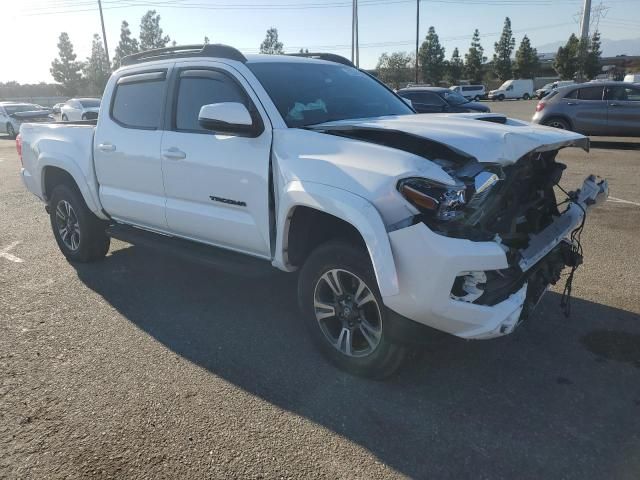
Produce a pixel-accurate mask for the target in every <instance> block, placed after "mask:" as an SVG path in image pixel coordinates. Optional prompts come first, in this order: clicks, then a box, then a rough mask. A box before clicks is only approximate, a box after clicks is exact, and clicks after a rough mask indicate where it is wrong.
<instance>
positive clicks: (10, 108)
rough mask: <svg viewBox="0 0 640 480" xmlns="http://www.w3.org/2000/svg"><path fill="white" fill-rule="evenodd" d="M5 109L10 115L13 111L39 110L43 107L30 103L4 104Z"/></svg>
mask: <svg viewBox="0 0 640 480" xmlns="http://www.w3.org/2000/svg"><path fill="white" fill-rule="evenodd" d="M4 109H5V110H6V112H7V114H8V115H11V114H12V113H17V112H37V111H39V110H42V107H39V106H38V105H33V104H31V103H28V104H24V105H4Z"/></svg>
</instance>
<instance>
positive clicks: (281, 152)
mask: <svg viewBox="0 0 640 480" xmlns="http://www.w3.org/2000/svg"><path fill="white" fill-rule="evenodd" d="M309 56H310V57H315V58H308V57H309ZM309 56H307V58H301V57H300V56H276V55H248V56H246V57H245V56H244V55H242V54H241V53H240V52H239V51H237V50H235V49H233V48H231V47H228V46H224V45H206V46H187V47H174V48H169V49H161V50H157V51H150V52H143V53H141V54H136V55H133V56H130V57H127V58H125V59H124V60H123V65H124V66H123V67H122V68H120V69H119V70H118V71H116V72H115V73H114V74H113V75H112V76H111V79H110V80H109V82H108V84H107V87H106V89H105V92H104V96H103V102H102V105H101V107H100V113H99V116H98V120H97V126H94V125H90V124H87V122H79V123H76V124H73V123H57V124H48V125H40V124H23V125H22V127H21V129H20V137H19V139H18V147H19V151H20V154H21V161H22V163H23V168H22V178H23V180H24V183H25V185H26V186H27V188H28V189H29V190H30V191H31V192H33V193H34V194H35V195H37V196H38V197H39V198H40V199H42V200H43V201H44V202H45V203H46V206H47V211H48V212H49V215H50V217H51V226H52V229H53V234H54V236H55V239H56V241H57V243H58V245H59V247H60V250H61V251H62V253H63V254H64V255H65V256H66V257H67V258H68V259H69V260H70V261H72V262H88V261H93V260H98V259H101V258H102V257H104V256H105V255H106V254H107V252H108V249H109V241H110V237H116V238H124V239H127V240H128V241H130V242H131V243H136V241H137V240H140V241H141V242H142V240H145V242H146V244H149V242H151V243H154V242H157V244H158V245H160V244H162V243H171V244H172V245H173V246H174V247H175V248H178V249H179V248H181V249H182V250H183V251H185V252H189V251H197V252H199V255H202V252H203V250H204V251H206V252H210V253H211V255H213V256H215V255H217V256H218V258H222V259H223V260H224V259H225V258H226V259H231V260H234V261H235V259H238V258H240V259H242V261H245V260H246V259H247V256H250V257H254V258H255V259H257V262H258V263H260V261H262V263H263V264H266V265H269V263H270V264H271V265H272V266H273V267H276V268H278V269H281V270H284V271H287V272H293V271H298V272H299V288H298V297H299V304H300V307H301V310H302V317H303V319H304V321H305V322H306V323H307V325H308V327H309V331H310V332H311V335H312V336H313V337H314V339H315V340H316V341H317V344H318V345H319V347H320V348H321V350H322V351H323V352H324V354H325V355H326V356H327V357H328V358H329V359H330V360H331V361H333V362H334V363H336V364H337V365H338V366H340V367H342V368H344V369H346V370H348V371H350V372H353V373H356V374H360V375H365V376H371V377H384V376H386V375H389V374H391V373H392V372H394V371H395V370H396V369H397V368H398V366H400V365H401V363H402V361H403V359H404V358H405V357H406V354H407V351H408V350H409V349H410V346H411V344H412V343H413V342H415V341H418V340H419V339H420V338H422V337H424V335H425V334H427V335H428V334H429V333H430V332H432V330H431V328H435V329H438V330H441V331H444V332H448V333H450V334H452V335H456V336H458V337H462V338H467V339H483V338H492V337H497V336H500V335H505V334H508V333H510V332H512V331H513V330H514V328H515V327H516V326H517V325H518V323H519V322H520V321H521V320H522V319H523V318H525V317H526V316H528V315H529V314H530V312H531V310H532V308H533V306H534V305H535V304H536V303H537V301H538V299H539V298H540V297H541V295H542V293H544V291H545V290H546V289H547V287H548V285H549V284H552V283H555V282H556V281H557V280H558V279H559V277H560V271H561V270H562V269H563V268H564V267H565V266H566V265H568V266H571V267H572V268H575V266H577V264H579V262H580V259H581V257H580V255H579V241H578V238H577V235H576V234H575V233H576V230H579V229H580V228H581V226H582V225H583V223H584V217H585V214H586V213H585V212H586V210H587V208H588V207H590V206H591V205H593V204H595V203H598V202H599V201H602V200H603V199H605V198H606V196H607V195H608V188H607V183H606V181H599V182H598V181H597V180H596V179H595V178H594V177H589V178H587V180H585V182H584V184H583V185H582V186H581V188H580V189H579V190H576V191H574V192H570V193H569V194H568V197H567V198H565V197H564V194H562V197H561V198H556V195H555V190H554V188H555V185H557V183H558V181H559V180H560V177H561V175H562V172H563V169H564V165H562V164H561V163H557V162H556V160H555V157H556V154H557V152H558V150H559V149H561V148H564V147H574V146H578V147H582V148H584V149H585V150H586V149H588V145H589V144H588V139H587V138H585V137H583V136H581V135H579V134H576V133H572V132H567V131H561V130H557V129H553V128H548V127H542V126H536V125H531V124H529V123H525V122H521V121H517V120H513V119H509V118H505V117H504V116H500V115H495V114H475V115H474V114H459V115H445V114H437V115H434V114H426V115H418V114H415V113H414V111H413V110H412V109H411V108H410V106H408V105H407V104H406V103H405V102H404V101H403V100H402V99H401V98H399V97H398V96H396V95H395V94H394V93H393V92H392V91H391V90H389V89H388V88H386V87H385V86H384V85H382V84H381V83H380V82H378V81H377V80H376V79H374V78H372V77H371V76H369V75H368V74H366V73H364V72H362V71H360V70H358V69H356V68H355V67H354V66H353V65H351V64H350V63H349V62H348V61H346V60H345V59H343V58H341V57H337V56H333V55H329V54H311V55H309ZM572 232H573V233H574V235H571V234H572ZM142 243H144V242H142ZM212 247H218V248H212ZM221 249H224V252H226V253H224V255H220V251H221ZM231 251H233V252H231ZM239 253H240V254H244V255H238V254H239Z"/></svg>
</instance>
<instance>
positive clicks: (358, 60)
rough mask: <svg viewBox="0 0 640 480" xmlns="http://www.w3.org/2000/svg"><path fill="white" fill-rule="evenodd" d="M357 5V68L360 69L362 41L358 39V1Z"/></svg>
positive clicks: (356, 1)
mask: <svg viewBox="0 0 640 480" xmlns="http://www.w3.org/2000/svg"><path fill="white" fill-rule="evenodd" d="M355 5H356V7H355V8H356V67H358V68H360V39H359V37H358V0H355Z"/></svg>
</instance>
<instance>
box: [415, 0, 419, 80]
mask: <svg viewBox="0 0 640 480" xmlns="http://www.w3.org/2000/svg"><path fill="white" fill-rule="evenodd" d="M419 43H420V0H416V83H418V44H419Z"/></svg>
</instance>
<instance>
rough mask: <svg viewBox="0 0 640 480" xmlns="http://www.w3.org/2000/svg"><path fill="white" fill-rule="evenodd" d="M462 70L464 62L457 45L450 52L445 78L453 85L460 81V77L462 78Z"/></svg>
mask: <svg viewBox="0 0 640 480" xmlns="http://www.w3.org/2000/svg"><path fill="white" fill-rule="evenodd" d="M463 71H464V62H463V61H462V58H461V57H460V51H459V50H458V47H456V48H454V49H453V53H452V54H451V60H449V62H448V63H447V79H448V80H449V82H450V83H451V84H453V85H455V84H457V83H458V82H459V81H460V78H462V73H463Z"/></svg>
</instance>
